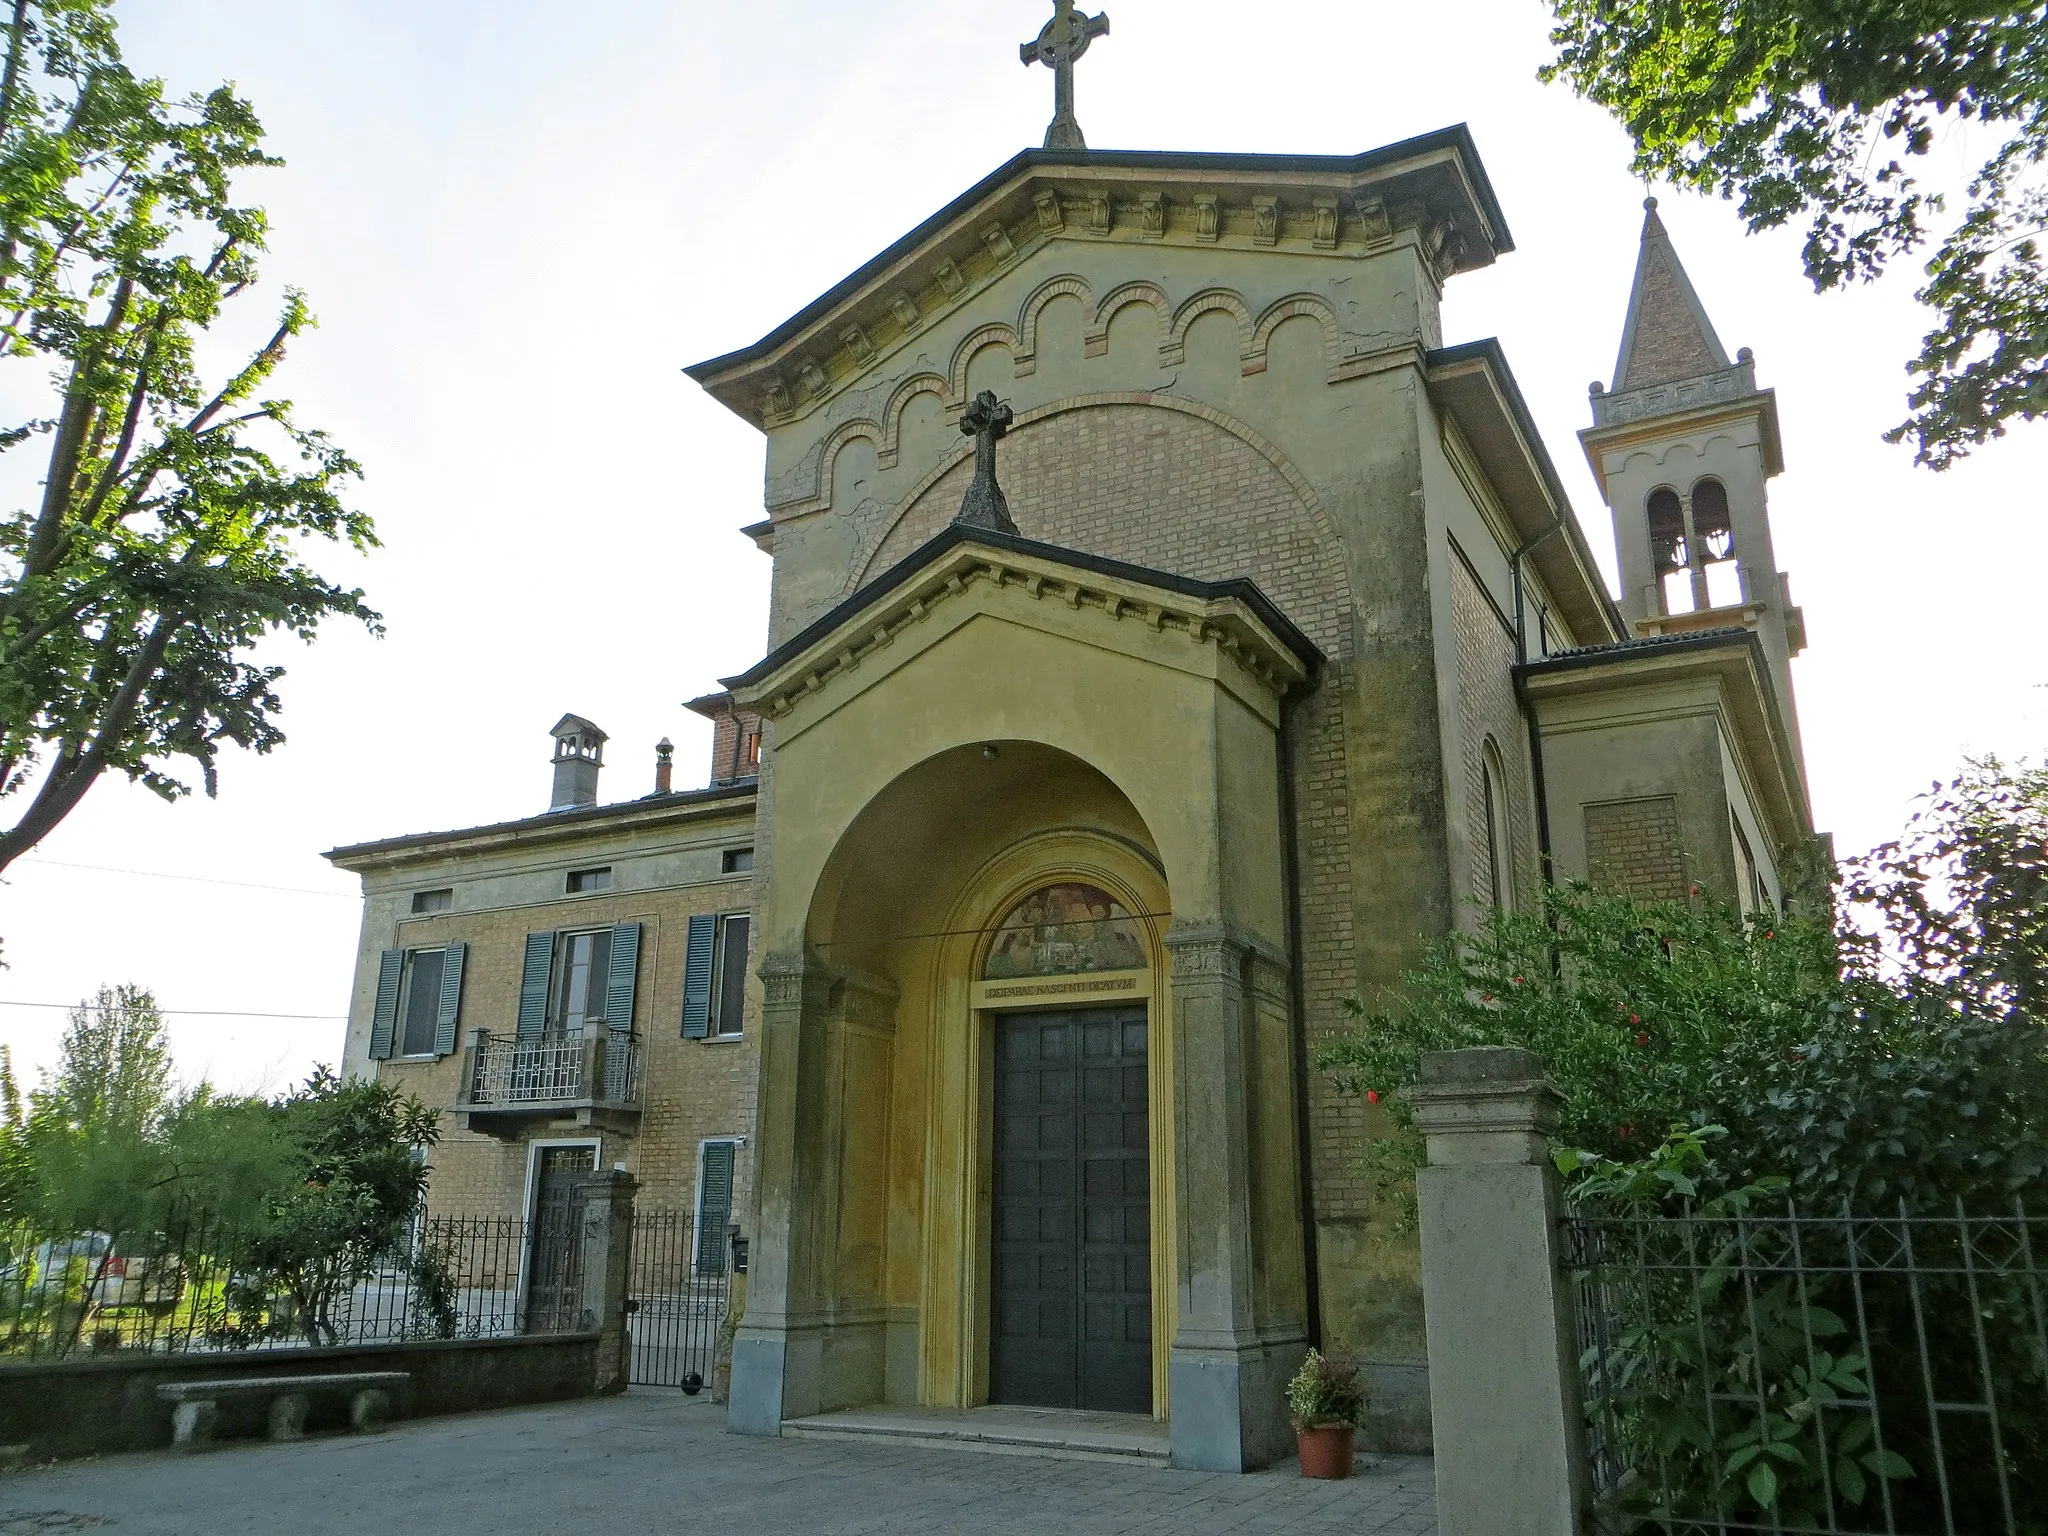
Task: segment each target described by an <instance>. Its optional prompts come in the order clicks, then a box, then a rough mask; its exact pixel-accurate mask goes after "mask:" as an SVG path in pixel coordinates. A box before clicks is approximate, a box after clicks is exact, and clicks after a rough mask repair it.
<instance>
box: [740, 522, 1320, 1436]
mask: <svg viewBox="0 0 2048 1536" xmlns="http://www.w3.org/2000/svg"><path fill="white" fill-rule="evenodd" d="M1317 659H1318V658H1317V656H1316V652H1315V650H1314V648H1313V646H1311V645H1310V644H1309V643H1308V642H1307V641H1306V639H1304V638H1303V637H1301V636H1300V634H1299V633H1298V632H1297V631H1294V630H1293V629H1292V628H1291V626H1289V625H1288V624H1287V622H1286V620H1285V619H1284V618H1283V617H1282V616H1280V615H1279V614H1278V612H1277V611H1276V610H1274V609H1273V608H1272V607H1271V605H1270V604H1269V603H1268V602H1267V601H1266V599H1265V598H1264V596H1263V594H1261V593H1259V592H1258V591H1257V589H1256V588H1254V587H1252V586H1251V585H1250V583H1248V582H1234V583H1208V582H1201V581H1197V580H1194V579H1192V578H1188V577H1183V576H1176V575H1168V574H1165V573H1160V572H1154V571H1149V570H1146V569H1143V568H1140V567H1134V566H1127V565H1121V564H1118V563H1116V562H1111V561H1104V560H1101V559H1099V558H1096V557H1086V556H1074V555H1071V554H1070V553H1069V552H1067V551H1063V550H1059V549H1057V548H1054V547H1052V546H1048V545H1042V544H1036V543H1034V542H1032V541H1030V540H1025V539H1020V538H1016V537H1014V536H1009V535H991V534H985V533H982V532H978V531H974V530H965V529H960V528H955V529H954V530H952V531H950V532H949V533H947V534H944V535H941V536H940V537H939V538H937V539H935V540H933V541H932V542H931V543H930V544H929V545H927V546H926V547H925V548H924V549H923V550H921V551H919V552H918V554H916V555H915V556H913V557H911V558H909V559H906V560H905V561H903V562H901V563H899V565H898V566H897V567H896V568H895V569H894V570H893V571H892V572H891V573H890V575H889V576H888V577H887V578H886V579H884V580H882V581H879V582H877V583H874V584H871V585H870V586H869V587H868V588H864V589H863V590H862V592H861V593H859V594H857V595H856V596H855V597H854V598H852V599H849V600H848V602H846V603H845V604H842V605H841V607H840V608H839V609H836V610H834V611H833V612H832V613H831V614H828V615H827V616H825V617H824V618H822V619H821V620H819V621H818V622H817V623H816V624H814V625H813V626H811V628H809V629H808V630H806V631H805V632H803V633H802V634H800V635H798V636H796V637H794V638H793V639H792V640H791V641H789V642H788V643H787V644H786V645H785V646H784V647H783V648H781V649H780V650H778V651H777V652H776V653H774V654H773V655H771V656H770V657H769V658H767V660H766V661H764V662H763V663H762V664H761V665H760V666H758V667H756V668H755V669H753V670H752V671H751V672H749V673H748V674H746V675H745V676H743V677H740V678H736V679H733V680H731V685H732V687H733V690H734V697H735V699H736V700H737V701H739V702H740V703H741V704H742V705H744V706H745V707H748V708H753V709H758V710H759V712H760V713H761V714H762V715H763V716H764V717H766V719H767V720H768V722H769V734H768V740H769V743H770V751H769V753H768V755H767V757H766V759H765V761H764V787H763V800H764V811H763V816H762V823H763V826H764V829H765V835H764V836H763V838H762V839H761V843H762V845H763V862H762V864H760V865H757V874H758V875H759V876H763V877H764V878H762V879H761V883H760V886H759V897H758V900H757V919H756V921H757V932H758V934H759V949H758V951H757V953H758V954H759V956H760V959H759V966H758V968H759V973H760V975H761V978H762V981H763V1008H762V1032H761V1039H762V1047H761V1052H762V1054H761V1078H760V1088H759V1098H758V1103H759V1111H758V1119H757V1142H756V1158H755V1169H756V1182H755V1191H756V1196H755V1198H756V1201H757V1210H756V1212H755V1213H754V1221H755V1230H756V1233H757V1242H756V1246H755V1249H754V1254H755V1262H754V1273H753V1275H752V1277H751V1280H750V1288H749V1294H748V1306H747V1312H746V1316H745V1318H744V1320H743V1321H742V1324H741V1327H740V1330H739V1334H738V1337H737V1339H736V1341H735V1346H734V1355H733V1392H732V1406H731V1413H730V1421H731V1423H732V1425H733V1427H734V1428H736V1429H742V1430H748V1431H752V1432H756V1433H773V1432H775V1431H776V1429H777V1428H778V1427H779V1425H780V1424H781V1423H782V1422H785V1421H786V1420H788V1419H792V1418H802V1417H804V1416H806V1415H809V1414H814V1413H818V1412H821V1411H826V1410H829V1409H831V1408H834V1407H842V1406H854V1405H857V1404H861V1403H867V1402H875V1401H879V1400H889V1401H896V1402H920V1401H921V1402H925V1403H931V1404H944V1405H957V1406H971V1405H972V1404H974V1403H976V1402H978V1401H982V1400H985V1398H986V1395H987V1392H988V1386H989V1351H988V1321H989V1300H988V1297H989V1281H988V1277H989V1271H990V1258H989V1239H988V1219H989V1201H990V1199H991V1193H990V1189H989V1171H990V1160H989V1156H988V1144H989V1135H990V1131H991V1120H992V1112H991V1111H990V1108H989V1106H990V1105H991V1103H992V1099H991V1093H992V1089H993V1084H992V1080H991V1074H992V1072H993V1070H994V1062H993V1052H992V1050H991V1049H990V1040H991V1038H992V1032H993V1031H995V1030H996V1029H997V1027H998V1026H997V1025H996V1022H995V1021H996V1020H997V1019H998V1018H999V1017H1000V1016H1002V1015H1003V1014H1004V1013H1005V1012H1006V1011H1007V1010H1009V1009H1012V1008H1027V1009H1028V1008H1034V1007H1040V1006H1050V1005H1051V1003H1052V1002H1053V1001H1056V1000H1065V1001H1067V1002H1072V1001H1076V1000H1086V999H1090V998H1093V997H1095V994H1096V992H1098V991H1103V990H1106V989H1103V988H1097V987H1095V986H1094V984H1092V983H1089V984H1084V985H1079V986H1078V990H1076V991H1073V992H1054V991H1045V992H1042V993H1040V995H1038V996H1036V997H1033V996H1028V995H1023V994H1019V993H1015V992H1012V991H1009V990H1008V989H1002V990H1000V991H998V989H997V988H996V986H995V983H994V982H992V981H990V980H988V979H986V978H983V977H982V976H981V974H980V971H981V962H982V960H983V959H984V957H985V955H986V952H987V946H988V935H989V933H990V931H991V930H992V929H993V928H994V927H995V926H996V925H997V924H998V923H999V922H1000V921H1001V920H1002V918H1003V916H1004V914H1005V913H1006V912H1008V911H1009V910H1010V908H1011V907H1012V906H1013V905H1014V904H1015V902H1016V900H1017V899H1018V898H1019V897H1020V896H1021V895H1023V894H1026V893H1028V892H1029V891H1030V890H1032V889H1036V888H1040V887H1043V886H1045V885H1049V884H1057V883H1060V882H1067V881H1071V882H1078V883H1082V884H1086V885H1089V886H1093V887H1097V888H1099V889H1100V890H1101V891H1102V892H1104V893H1105V894H1106V895H1107V896H1108V897H1109V898H1110V899H1112V900H1113V901H1114V902H1115V903H1116V904H1117V905H1118V906H1120V907H1122V908H1123V909H1124V910H1125V911H1127V912H1129V913H1132V914H1140V916H1138V917H1136V918H1134V919H1133V921H1135V922H1138V923H1140V924H1141V925H1142V926H1141V935H1140V936H1141V941H1142V942H1141V944H1140V947H1141V948H1142V950H1143V953H1144V960H1145V963H1144V965H1143V966H1141V967H1132V968H1131V970H1132V971H1133V972H1135V973H1136V974H1135V975H1132V976H1130V977H1128V978H1127V979H1128V980H1129V981H1130V983H1131V985H1132V987H1133V988H1134V989H1141V990H1142V994H1143V996H1144V999H1145V1003H1146V1030H1147V1032H1148V1033H1147V1039H1146V1050H1147V1054H1146V1060H1145V1069H1144V1070H1145V1092H1144V1102H1145V1107H1146V1127H1145V1132H1144V1135H1145V1138H1146V1144H1147V1150H1148V1157H1149V1168H1148V1170H1147V1173H1146V1178H1147V1180H1148V1181H1149V1204H1148V1206H1147V1209H1146V1213H1145V1220H1146V1222H1147V1223H1148V1225H1149V1228H1150V1232H1151V1234H1152V1235H1151V1240H1150V1242H1149V1246H1148V1257H1147V1259H1146V1261H1145V1262H1146V1263H1147V1264H1148V1265H1149V1267H1150V1270H1151V1279H1152V1284H1151V1297H1152V1307H1151V1310H1150V1312H1149V1314H1147V1316H1148V1318H1149V1321H1150V1324H1151V1327H1152V1335H1151V1341H1150V1348H1151V1364H1152V1378H1153V1379H1152V1388H1153V1390H1152V1403H1151V1406H1152V1408H1153V1411H1154V1412H1155V1413H1164V1414H1166V1416H1167V1417H1168V1418H1169V1420H1170V1422H1171V1425H1172V1440H1173V1445H1174V1456H1175V1459H1176V1461H1177V1462H1179V1463H1180V1464H1181V1465H1184V1466H1192V1467H1207V1468H1212V1469H1213V1468H1220V1467H1242V1466H1251V1465H1257V1464H1259V1463H1260V1462H1262V1461H1264V1460H1267V1459H1270V1458H1271V1457H1272V1456H1273V1455H1274V1454H1276V1453H1277V1452H1278V1450H1279V1449H1280V1448H1281V1447H1282V1446H1283V1445H1284V1443H1285V1442H1284V1439H1283V1437H1284V1435H1285V1420H1284V1417H1282V1416H1281V1413H1280V1407H1279V1404H1280V1399H1279V1395H1278V1392H1279V1385H1280V1383H1281V1382H1282V1381H1284V1379H1285V1376H1286V1374H1288V1373H1289V1372H1291V1371H1292V1369H1293V1366H1294V1363H1295V1362H1297V1361H1298V1360H1299V1357H1300V1350H1301V1347H1302V1340H1303V1329H1304V1317H1305V1314H1304V1310H1303V1308H1304V1295H1303V1269H1302V1252H1301V1213H1300V1208H1299V1203H1298V1189H1299V1183H1298V1178H1297V1165H1296V1161H1295V1159H1296V1150H1297V1147H1298V1140H1297V1137H1296V1134H1295V1122H1294V1118H1293V1117H1294V1114H1295V1103H1296V1100H1295V1096H1294V1091H1293V1065H1292V1062H1293V1056H1292V1052H1291V1048H1290V1041H1291V1035H1290V1026H1289V1009H1288V1003H1287V965H1286V951H1285V942H1286V926H1285V925H1286V918H1285V904H1284V901H1283V899H1282V890H1283V885H1282V880H1281V872H1280V852H1279V849H1280V828H1281V818H1280V809H1279V807H1280V800H1279V758H1278V754H1277V744H1276V732H1277V729H1278V722H1279V712H1280V700H1281V698H1282V697H1283V696H1284V695H1285V693H1286V692H1287V691H1288V690H1289V689H1290V688H1292V687H1294V686H1296V685H1297V683H1298V682H1299V681H1300V680H1301V679H1302V678H1303V677H1304V676H1306V674H1307V673H1308V671H1309V669H1310V668H1311V667H1312V666H1313V665H1314V664H1315V663H1316V661H1317ZM1054 985H1061V986H1064V985H1073V983H1054ZM1121 996H1123V997H1128V996H1130V993H1129V992H1125V993H1122V994H1121ZM1098 1000H1099V999H1098ZM1001 1027H1002V1028H1008V1026H1007V1025H1005V1026H1001ZM1072 1027H1073V1028H1075V1029H1082V1030H1085V1029H1087V1028H1091V1027H1093V1025H1090V1024H1086V1023H1085V1022H1084V1023H1076V1024H1074V1025H1073V1026H1072ZM1119 1027H1120V1028H1121V1027H1122V1026H1121V1025H1120V1026H1119ZM1077 1038H1078V1037H1077ZM1119 1038H1120V1039H1121V1038H1124V1037H1122V1036H1119ZM1041 1076H1042V1074H1041ZM1131 1081H1132V1078H1131V1074H1130V1072H1129V1071H1128V1070H1127V1069H1124V1068H1120V1069H1119V1082H1121V1083H1123V1084H1126V1085H1128V1084H1129V1083H1130V1082H1131ZM1124 1091H1127V1090H1125V1089H1120V1090H1119V1092H1124ZM1122 1112H1123V1111H1122V1110H1119V1113H1122ZM1125 1123H1130V1122H1129V1121H1126V1122H1125ZM1076 1157H1077V1159H1078V1158H1080V1157H1081V1154H1080V1153H1079V1152H1077V1153H1076ZM1077 1166H1078V1164H1077ZM1131 1166H1132V1164H1130V1163H1129V1162H1128V1161H1127V1162H1126V1164H1125V1169H1126V1171H1127V1170H1128V1169H1129V1167H1131ZM1127 1217H1129V1212H1128V1210H1126V1211H1125V1212H1124V1213H1123V1214H1122V1215H1120V1217H1119V1220H1120V1221H1124V1222H1125V1227H1126V1230H1127V1229H1128V1222H1127V1220H1126V1218H1127ZM1128 1272H1129V1271H1128V1269H1126V1271H1125V1273H1128ZM1007 1304H1008V1303H1007V1302H1006V1305H1007ZM1077 1305H1078V1303H1077Z"/></svg>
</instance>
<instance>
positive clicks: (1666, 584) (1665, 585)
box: [1648, 485, 1693, 613]
mask: <svg viewBox="0 0 2048 1536" xmlns="http://www.w3.org/2000/svg"><path fill="white" fill-rule="evenodd" d="M1648 512H1649V519H1650V562H1651V565H1652V567H1653V569H1654V570H1655V571H1656V573H1657V601H1658V607H1659V608H1660V609H1661V610H1662V611H1663V612H1665V613H1691V612H1692V610H1693V600H1692V581H1691V579H1690V576H1689V575H1688V569H1689V566H1690V554H1689V552H1688V550H1687V548H1686V539H1685V509H1684V507H1682V506H1681V505H1680V504H1679V501H1678V492H1676V491H1674V490H1672V489H1671V487H1670V486H1668V485H1660V486H1658V487H1657V489H1656V490H1654V491H1652V492H1650V502H1649V507H1648Z"/></svg>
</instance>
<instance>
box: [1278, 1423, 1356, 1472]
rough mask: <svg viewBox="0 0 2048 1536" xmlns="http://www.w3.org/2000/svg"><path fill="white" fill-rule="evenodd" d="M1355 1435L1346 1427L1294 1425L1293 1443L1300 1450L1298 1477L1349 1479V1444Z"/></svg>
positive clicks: (1343, 1425) (1350, 1428)
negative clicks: (1299, 1472) (1299, 1471)
mask: <svg viewBox="0 0 2048 1536" xmlns="http://www.w3.org/2000/svg"><path fill="white" fill-rule="evenodd" d="M1357 1433H1358V1431H1357V1430H1355V1429H1353V1428H1352V1427H1351V1426H1350V1425H1349V1424H1311V1425H1308V1426H1307V1427H1306V1428H1304V1427H1302V1426H1300V1425H1297V1426H1296V1427H1295V1430H1294V1443H1295V1444H1296V1446H1298V1447H1299V1448H1300V1451H1301V1475H1302V1476H1303V1477H1349V1476H1350V1475H1351V1441H1352V1437H1353V1436H1355V1435H1356V1434H1357Z"/></svg>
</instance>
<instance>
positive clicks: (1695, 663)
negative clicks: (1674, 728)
mask: <svg viewBox="0 0 2048 1536" xmlns="http://www.w3.org/2000/svg"><path fill="white" fill-rule="evenodd" d="M1515 676H1516V680H1517V682H1518V683H1519V684H1520V686H1521V689H1522V692H1523V696H1524V697H1525V698H1526V699H1527V700H1528V701H1529V702H1530V704H1531V705H1532V706H1534V707H1535V708H1536V709H1537V711H1538V719H1539V722H1540V723H1542V724H1543V726H1544V728H1545V729H1546V730H1549V729H1551V728H1552V726H1553V723H1554V722H1553V721H1550V720H1545V719H1544V718H1543V717H1544V715H1545V714H1546V713H1548V712H1547V711H1545V709H1544V706H1545V705H1546V704H1549V703H1552V702H1553V701H1560V700H1564V699H1570V698H1575V697H1586V696H1588V695H1620V694H1625V693H1629V692H1632V691H1636V690H1640V689H1644V688H1656V687H1665V686H1669V685H1671V684H1675V683H1686V682H1711V683H1713V684H1714V685H1716V687H1717V688H1718V691H1719V696H1720V699H1721V701H1722V705H1723V707H1724V708H1725V710H1726V712H1727V718H1728V720H1729V722H1730V725H1731V727H1732V732H1731V733H1732V734H1733V735H1735V736H1736V737H1737V738H1738V739H1747V741H1748V743H1749V746H1750V751H1749V753H1748V756H1749V759H1750V761H1749V765H1748V768H1749V771H1751V772H1753V773H1754V774H1755V778H1756V781H1760V782H1758V783H1757V787H1758V788H1759V789H1761V791H1762V794H1761V795H1760V796H1759V798H1760V799H1761V800H1762V801H1763V802H1764V803H1765V804H1766V805H1768V807H1769V809H1770V813H1771V817H1772V819H1773V820H1774V821H1775V822H1777V824H1778V825H1779V826H1780V827H1781V828H1783V829H1784V830H1785V833H1786V840H1787V841H1790V840H1792V839H1794V838H1799V837H1810V836H1811V835H1812V834H1813V810H1812V807H1811V806H1810V805H1808V803H1807V799H1806V788H1805V784H1804V782H1803V781H1802V779H1801V777H1800V772H1799V758H1798V751H1797V746H1796V743H1795V741H1794V738H1793V736H1792V732H1791V730H1790V729H1789V728H1788V726H1787V725H1786V722H1785V718H1784V715H1783V714H1782V713H1781V711H1780V710H1779V707H1778V695H1777V690H1776V688H1775V687H1774V686H1773V684H1772V682H1771V667H1770V660H1769V658H1768V657H1767V656H1766V655H1765V654H1764V648H1763V643H1762V641H1761V640H1760V639H1759V638H1758V636H1757V634H1756V632H1755V631H1754V630H1748V629H1742V630H1733V629H1721V630H1715V631H1711V632H1707V633H1702V634H1694V635H1681V636H1667V637H1660V638H1657V639H1654V640H1637V641H1631V642H1628V643H1625V644H1621V645H1615V646H1604V647H1599V648H1597V649H1586V650H1576V651H1568V652H1563V653H1560V654H1559V655H1555V656H1547V657H1544V658H1542V659H1540V660H1537V661H1531V662H1527V663H1524V664H1523V665H1521V666H1519V667H1517V668H1516V669H1515Z"/></svg>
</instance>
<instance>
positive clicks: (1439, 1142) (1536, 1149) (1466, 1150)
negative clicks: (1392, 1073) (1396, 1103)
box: [1402, 1046, 1563, 1164]
mask: <svg viewBox="0 0 2048 1536" xmlns="http://www.w3.org/2000/svg"><path fill="white" fill-rule="evenodd" d="M1402 1096H1403V1097H1404V1098H1405V1099H1407V1101H1408V1106H1409V1108H1410V1109H1411V1110H1413V1111H1414V1113H1415V1124H1416V1127H1417V1128H1418V1129H1419V1130H1421V1132H1422V1134H1423V1136H1424V1137H1425V1138H1426V1140H1427V1141H1428V1144H1429V1160H1430V1162H1431V1163H1432V1164H1457V1163H1508V1164H1527V1163H1539V1164H1540V1163H1547V1162H1548V1161H1549V1158H1550V1142H1549V1137H1550V1133H1551V1132H1552V1131H1553V1130H1555V1129H1556V1128H1557V1116H1558V1109H1559V1107H1560V1105H1561V1104H1562V1103H1563V1098H1562V1096H1561V1095H1560V1094H1559V1093H1558V1091H1557V1089H1556V1088H1555V1087H1554V1086H1552V1085H1551V1083H1550V1081H1549V1080H1548V1079H1547V1078H1546V1077H1545V1076H1544V1075H1543V1058H1542V1057H1540V1056H1538V1055H1536V1053H1535V1052H1533V1051H1525V1050H1522V1049H1520V1048H1518V1047H1515V1046H1479V1047H1475V1048H1472V1049H1469V1050H1463V1051H1432V1052H1430V1053H1429V1054H1428V1055H1426V1056H1424V1057H1423V1058H1422V1080H1421V1081H1420V1082H1419V1083H1416V1084H1415V1085H1414V1086H1413V1087H1410V1088H1406V1089H1403V1090H1402Z"/></svg>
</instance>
